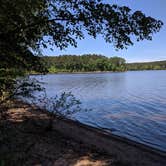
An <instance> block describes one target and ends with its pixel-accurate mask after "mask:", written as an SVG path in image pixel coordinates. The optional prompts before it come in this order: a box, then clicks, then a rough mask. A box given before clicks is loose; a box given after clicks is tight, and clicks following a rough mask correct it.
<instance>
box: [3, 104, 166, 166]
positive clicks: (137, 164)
mask: <svg viewBox="0 0 166 166" xmlns="http://www.w3.org/2000/svg"><path fill="white" fill-rule="evenodd" d="M6 106H7V107H0V109H1V111H3V110H5V111H4V114H1V116H0V166H1V165H5V166H6V165H7V166H10V165H11V166H15V165H17V166H19V165H20V166H24V165H27V166H30V165H32V166H33V165H34V166H39V165H41V166H131V165H133V166H143V165H145V166H164V165H165V164H166V159H165V158H166V154H165V153H164V152H161V151H158V150H155V149H153V148H149V147H147V146H144V145H142V144H138V143H135V142H133V141H130V140H126V139H123V138H121V137H117V136H114V135H111V134H109V133H106V132H103V131H101V130H98V129H95V128H92V127H89V126H86V125H83V124H80V123H79V122H74V121H71V120H67V119H58V118H56V117H55V119H54V122H53V130H51V131H50V130H48V124H49V122H50V116H49V114H48V113H47V112H46V111H43V110H39V109H38V108H36V107H32V106H30V105H28V104H24V103H22V102H18V101H17V102H16V101H15V102H14V103H13V104H10V105H6Z"/></svg>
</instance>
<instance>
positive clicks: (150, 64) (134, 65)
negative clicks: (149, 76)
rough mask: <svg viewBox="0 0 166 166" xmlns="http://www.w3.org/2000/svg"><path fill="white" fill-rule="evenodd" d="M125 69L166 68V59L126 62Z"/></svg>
mask: <svg viewBox="0 0 166 166" xmlns="http://www.w3.org/2000/svg"><path fill="white" fill-rule="evenodd" d="M126 68H127V70H166V61H155V62H142V63H128V64H126Z"/></svg>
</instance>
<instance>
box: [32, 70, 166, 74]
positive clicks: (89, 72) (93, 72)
mask: <svg viewBox="0 0 166 166" xmlns="http://www.w3.org/2000/svg"><path fill="white" fill-rule="evenodd" d="M161 70H163V71H166V69H165V70H164V69H161ZM161 70H126V71H87V72H48V73H44V74H43V73H30V74H29V75H47V74H100V73H102V74H104V73H125V72H129V71H130V72H131V71H132V72H135V71H161Z"/></svg>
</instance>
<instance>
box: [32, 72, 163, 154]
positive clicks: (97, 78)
mask: <svg viewBox="0 0 166 166" xmlns="http://www.w3.org/2000/svg"><path fill="white" fill-rule="evenodd" d="M32 77H35V78H37V79H38V80H40V81H42V82H44V87H45V88H46V93H47V96H48V97H52V96H55V95H56V94H60V93H62V92H64V91H65V92H72V93H73V94H74V95H75V96H76V97H77V98H78V99H80V101H81V102H82V107H83V108H92V109H93V111H90V112H86V113H85V112H80V113H77V114H76V115H75V116H74V118H76V119H77V120H79V121H81V122H82V123H85V124H88V125H91V126H95V127H98V128H102V129H104V130H108V131H111V132H112V133H114V134H116V135H120V136H123V137H127V138H129V139H132V140H135V141H138V142H141V143H144V144H147V145H150V146H152V147H155V148H158V149H161V150H164V151H166V71H133V72H132V71H129V72H123V73H97V74H52V75H51V74H50V75H44V76H40V75H38V76H32Z"/></svg>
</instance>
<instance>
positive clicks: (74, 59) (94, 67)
mask: <svg viewBox="0 0 166 166" xmlns="http://www.w3.org/2000/svg"><path fill="white" fill-rule="evenodd" d="M42 59H43V60H44V63H45V66H46V67H47V69H48V71H49V72H50V73H55V72H90V71H125V70H126V63H125V59H123V58H120V57H111V58H108V57H106V56H103V55H96V54H86V55H80V56H78V55H63V56H52V57H50V56H47V57H43V58H42Z"/></svg>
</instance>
